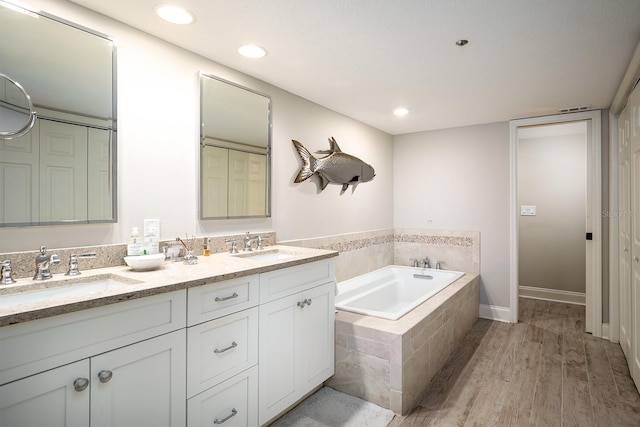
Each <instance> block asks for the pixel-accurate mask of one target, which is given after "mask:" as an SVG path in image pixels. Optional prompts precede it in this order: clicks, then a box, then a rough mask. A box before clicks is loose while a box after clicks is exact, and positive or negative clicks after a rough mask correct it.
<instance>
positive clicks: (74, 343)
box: [0, 290, 186, 384]
mask: <svg viewBox="0 0 640 427" xmlns="http://www.w3.org/2000/svg"><path fill="white" fill-rule="evenodd" d="M185 305H186V291H184V290H181V291H176V292H170V293H166V294H160V295H154V296H150V297H146V298H140V299H136V300H131V301H125V302H120V303H116V304H110V305H106V306H103V307H98V308H92V309H90V310H82V311H77V312H74V313H68V314H62V315H59V316H53V317H49V318H46V319H37V320H33V321H30V322H25V323H19V324H16V325H10V326H4V327H2V328H0V353H1V354H2V357H0V384H4V383H7V382H9V381H14V380H16V379H19V378H23V377H26V376H28V375H32V374H35V373H38V372H42V371H44V370H47V369H51V368H54V367H56V366H61V365H64V364H67V363H70V362H75V361H76V360H80V359H83V358H85V357H89V356H93V355H95V354H99V353H102V352H105V351H109V350H111V349H113V348H116V347H122V346H125V345H128V344H132V343H134V342H138V341H142V340H145V339H148V338H151V337H154V336H157V335H160V334H164V333H167V332H171V331H175V330H177V329H180V328H184V327H185V325H186V315H185V311H186V310H185Z"/></svg>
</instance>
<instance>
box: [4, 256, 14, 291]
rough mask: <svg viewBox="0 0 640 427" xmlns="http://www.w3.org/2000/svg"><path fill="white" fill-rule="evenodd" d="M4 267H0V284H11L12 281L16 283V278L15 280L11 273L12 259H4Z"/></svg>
mask: <svg viewBox="0 0 640 427" xmlns="http://www.w3.org/2000/svg"><path fill="white" fill-rule="evenodd" d="M1 264H2V267H0V273H1V274H0V284H2V285H10V284H12V283H16V281H15V280H13V276H12V273H11V260H8V259H6V260H4V261H2V263H1Z"/></svg>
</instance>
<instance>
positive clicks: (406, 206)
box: [393, 122, 509, 308]
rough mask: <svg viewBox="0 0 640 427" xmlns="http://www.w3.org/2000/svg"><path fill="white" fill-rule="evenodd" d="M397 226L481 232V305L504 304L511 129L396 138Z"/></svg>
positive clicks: (496, 125)
mask: <svg viewBox="0 0 640 427" xmlns="http://www.w3.org/2000/svg"><path fill="white" fill-rule="evenodd" d="M393 159H394V161H393V163H394V169H393V170H394V195H393V201H394V224H395V227H396V228H418V229H433V230H469V231H479V232H480V277H481V291H480V292H481V296H480V302H481V304H484V305H487V306H493V307H503V308H508V307H509V124H508V123H506V122H501V123H490V124H484V125H477V126H468V127H462V128H453V129H444V130H437V131H429V132H419V133H413V134H407V135H400V136H396V137H395V138H394V151H393Z"/></svg>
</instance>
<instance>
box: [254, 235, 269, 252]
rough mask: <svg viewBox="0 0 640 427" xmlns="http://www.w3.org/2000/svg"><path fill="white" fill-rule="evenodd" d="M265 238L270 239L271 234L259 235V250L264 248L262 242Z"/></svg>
mask: <svg viewBox="0 0 640 427" xmlns="http://www.w3.org/2000/svg"><path fill="white" fill-rule="evenodd" d="M265 240H269V236H258V247H257V248H256V249H257V250H259V251H261V250H262V249H264V247H263V246H262V243H264V241H265Z"/></svg>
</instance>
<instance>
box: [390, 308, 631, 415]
mask: <svg viewBox="0 0 640 427" xmlns="http://www.w3.org/2000/svg"><path fill="white" fill-rule="evenodd" d="M519 301H520V322H519V323H518V324H508V323H501V322H493V321H490V320H485V319H479V320H478V321H477V322H476V324H475V325H474V326H473V328H472V330H471V331H470V332H469V333H468V334H467V335H466V337H465V338H464V340H463V341H462V343H461V344H460V345H459V346H458V347H457V349H456V350H455V351H454V353H453V354H452V355H451V357H450V358H449V360H448V361H447V362H446V364H445V365H444V366H443V367H442V368H441V369H440V371H439V372H438V373H437V374H436V376H435V377H434V379H433V381H432V383H431V385H430V388H429V390H428V391H427V393H426V394H425V395H424V397H423V399H422V401H421V403H420V405H419V406H418V407H416V408H415V409H414V410H413V411H412V413H411V414H409V415H407V416H405V417H400V416H396V417H395V418H394V420H393V421H392V422H391V424H390V427H422V426H447V427H448V426H483V427H484V426H580V427H584V426H598V427H600V426H602V427H619V426H636V427H637V426H640V395H638V391H637V390H636V387H635V385H634V383H633V380H632V379H631V377H630V376H629V370H628V368H627V363H626V360H625V358H624V355H623V353H622V349H621V348H620V345H618V344H613V343H611V342H609V341H608V340H603V339H599V338H594V337H593V336H592V335H591V334H587V333H585V332H584V323H585V313H584V307H583V306H578V305H570V304H562V303H554V302H548V301H539V300H532V299H524V298H521V299H520V300H519Z"/></svg>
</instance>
